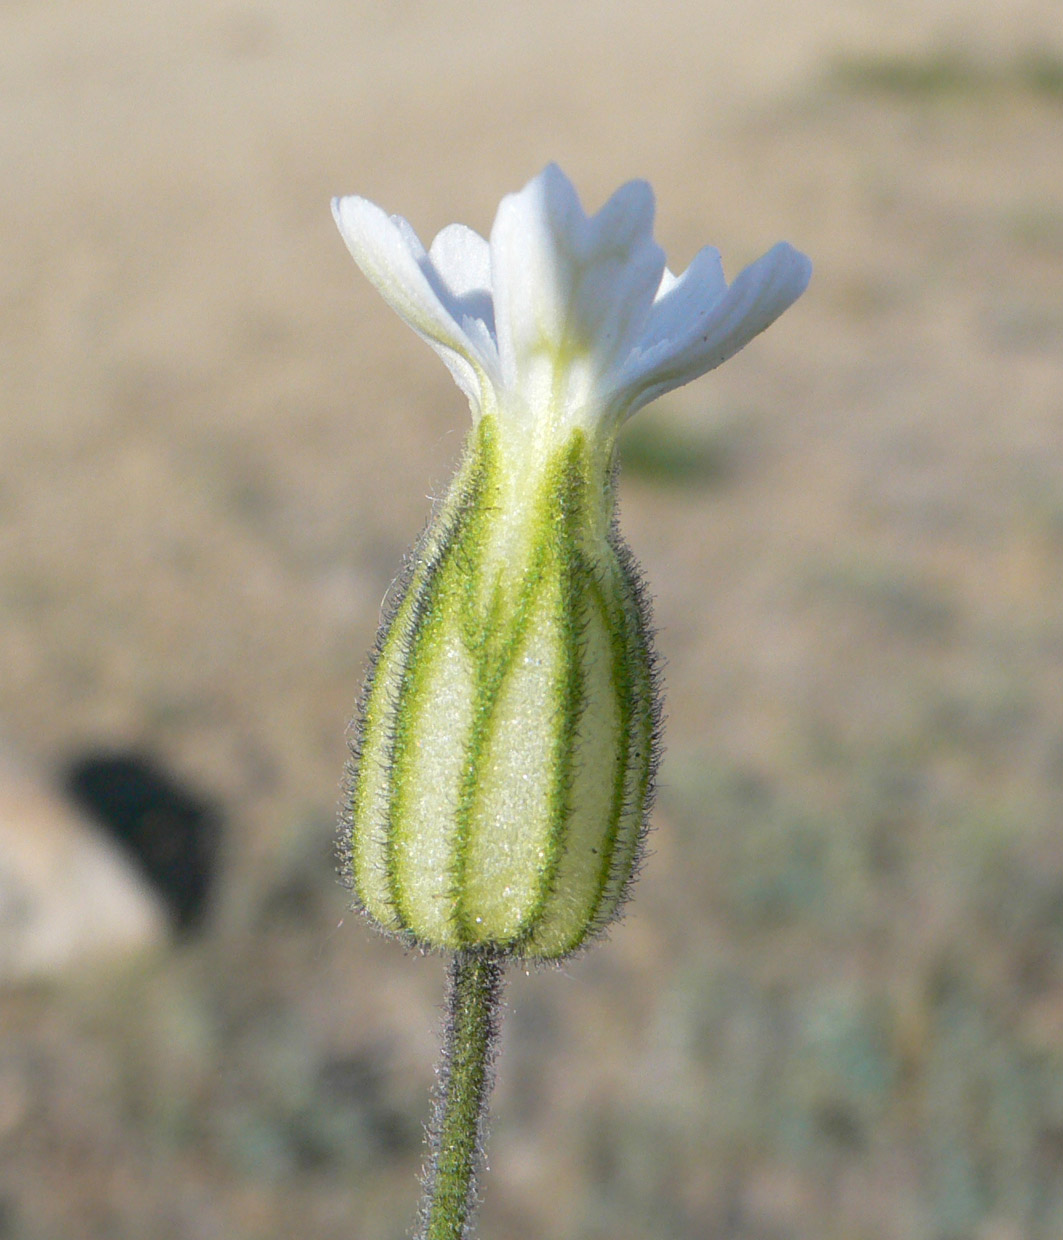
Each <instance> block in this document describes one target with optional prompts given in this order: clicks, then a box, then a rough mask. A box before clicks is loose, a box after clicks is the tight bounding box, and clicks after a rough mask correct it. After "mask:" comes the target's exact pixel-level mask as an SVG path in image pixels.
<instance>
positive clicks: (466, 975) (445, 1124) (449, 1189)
mask: <svg viewBox="0 0 1063 1240" xmlns="http://www.w3.org/2000/svg"><path fill="white" fill-rule="evenodd" d="M501 994H502V961H501V960H500V959H499V958H498V957H497V956H495V955H493V954H490V953H486V952H471V951H461V952H457V953H456V954H455V956H454V959H453V962H452V963H451V966H450V974H449V977H448V982H447V1018H446V1027H445V1032H444V1041H443V1064H442V1068H441V1070H440V1080H439V1090H438V1093H437V1096H436V1109H435V1115H434V1117H433V1121H432V1124H431V1127H430V1129H429V1133H428V1141H429V1161H428V1168H427V1172H426V1175H425V1198H424V1202H423V1204H422V1207H421V1227H420V1230H419V1231H418V1233H417V1235H418V1240H463V1237H468V1236H469V1235H470V1234H471V1233H470V1227H471V1223H472V1215H473V1210H474V1208H475V1205H476V1175H477V1172H478V1171H479V1170H480V1167H481V1165H482V1163H483V1137H484V1127H485V1121H486V1116H487V1097H488V1094H489V1093H490V1090H491V1062H492V1059H493V1058H494V1051H495V1042H496V1035H497V1033H498V1007H499V1000H500V998H501Z"/></svg>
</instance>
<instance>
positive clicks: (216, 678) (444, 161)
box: [0, 0, 1063, 1240]
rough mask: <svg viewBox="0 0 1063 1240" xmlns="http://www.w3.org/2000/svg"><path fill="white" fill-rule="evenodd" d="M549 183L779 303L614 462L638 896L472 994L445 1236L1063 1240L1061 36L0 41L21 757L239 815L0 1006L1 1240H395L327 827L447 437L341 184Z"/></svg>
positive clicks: (6, 421) (381, 13) (411, 1031)
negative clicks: (81, 760) (773, 261)
mask: <svg viewBox="0 0 1063 1240" xmlns="http://www.w3.org/2000/svg"><path fill="white" fill-rule="evenodd" d="M551 159H554V160H557V161H558V162H559V163H560V164H561V166H562V167H563V168H564V169H565V171H566V172H567V173H568V174H569V175H570V176H571V177H572V178H573V180H574V181H575V183H576V185H577V187H578V188H579V190H580V192H581V195H582V197H583V201H584V204H585V206H587V207H588V208H591V209H596V208H597V206H599V205H600V204H601V202H602V201H603V200H604V198H605V197H606V196H607V195H608V194H609V193H611V192H612V190H613V189H614V188H616V186H617V185H618V184H620V182H621V181H623V180H626V179H628V178H630V177H632V176H643V177H646V178H648V179H649V180H650V181H651V182H652V183H653V185H654V187H655V189H656V192H657V198H658V228H657V235H658V237H659V239H660V240H661V242H662V244H663V245H664V246H665V249H666V251H667V253H668V255H669V260H670V264H671V265H672V266H673V268H679V267H683V266H685V265H686V263H687V262H688V261H689V259H690V258H691V257H692V255H693V254H694V252H695V251H696V250H697V248H698V247H699V246H700V245H702V244H704V243H705V242H710V241H711V242H712V243H714V244H717V245H719V246H720V248H721V249H722V251H723V254H724V259H725V264H726V266H727V269H728V272H729V273H730V274H733V273H734V272H735V271H737V270H738V268H739V267H740V266H742V265H743V264H744V263H746V262H747V261H749V260H751V259H752V258H754V257H756V256H757V255H758V254H760V253H761V252H762V251H763V250H765V249H766V248H767V247H768V246H769V245H771V244H772V243H773V242H775V241H776V240H778V239H781V238H785V239H787V240H789V241H791V242H793V243H794V244H796V245H798V246H799V247H800V248H802V249H804V250H806V251H807V252H808V253H809V254H811V255H812V257H813V259H814V261H815V264H816V274H815V277H814V280H813V284H812V287H811V289H810V291H809V293H808V294H807V295H806V297H805V298H804V299H803V300H802V302H800V303H799V305H798V307H797V308H796V309H794V310H793V311H792V312H790V313H789V314H788V315H787V316H786V317H785V318H784V319H783V320H782V321H781V322H780V323H779V324H778V325H777V326H776V327H775V328H774V329H773V330H772V331H770V332H769V333H768V334H767V335H766V336H764V337H762V338H761V339H760V340H758V341H757V342H756V343H755V344H754V345H753V346H751V347H750V348H749V349H748V350H747V351H746V352H745V353H743V354H742V355H741V356H740V357H739V358H737V359H735V360H734V361H733V362H731V363H729V364H728V365H727V366H726V367H724V368H723V369H721V370H720V371H718V372H717V373H715V374H714V375H712V376H710V377H708V378H707V379H705V380H702V381H701V382H699V383H698V384H696V385H694V386H693V387H692V388H689V389H686V390H685V391H683V392H681V393H678V394H676V396H675V397H673V398H670V399H668V400H667V401H666V402H663V403H662V407H659V408H655V409H651V410H648V411H646V412H645V413H644V414H643V415H641V416H640V419H639V421H638V422H637V423H635V424H634V426H633V428H632V434H631V439H630V441H629V443H628V444H627V445H626V451H625V456H626V465H625V472H624V481H623V490H622V504H623V523H624V529H625V532H626V534H627V537H628V539H629V541H630V543H631V544H632V546H633V548H634V550H635V551H636V553H637V554H638V555H639V557H640V558H641V560H642V561H643V564H644V567H645V570H646V573H647V575H648V577H649V580H650V582H651V584H652V587H653V590H654V594H655V597H656V615H657V621H658V624H659V626H660V646H661V649H662V652H663V654H664V656H665V658H666V659H667V686H668V716H669V722H668V730H667V757H666V762H665V765H664V768H663V772H662V789H661V797H660V805H659V812H658V815H657V830H656V833H655V835H654V837H653V841H652V848H653V855H652V856H651V857H650V859H649V861H648V864H647V865H646V868H645V872H644V875H643V878H642V881H641V884H640V887H639V890H638V895H637V899H636V900H635V902H634V904H633V906H632V909H631V912H630V915H629V917H628V920H627V921H626V922H625V923H624V925H623V926H622V927H620V928H619V929H617V930H616V932H615V933H614V934H613V935H612V937H611V940H610V941H609V943H608V944H606V945H605V946H602V947H599V948H598V949H596V950H595V951H594V952H593V953H591V954H589V955H587V956H586V957H585V958H583V959H581V960H579V961H576V962H575V963H573V964H571V965H570V966H568V967H566V968H565V969H564V970H563V971H561V972H557V971H549V972H543V973H539V974H534V975H532V976H531V977H528V978H526V977H516V978H515V979H514V980H513V983H512V985H511V987H510V991H509V998H510V1004H511V1006H510V1011H509V1014H508V1018H507V1027H506V1034H505V1041H504V1048H503V1056H502V1061H501V1067H500V1076H499V1082H498V1087H497V1093H496V1099H495V1116H496V1119H495V1125H494V1130H493V1136H492V1141H491V1147H490V1164H491V1172H490V1175H489V1176H488V1178H487V1181H486V1197H487V1204H486V1206H485V1209H484V1211H483V1214H482V1220H481V1233H482V1234H483V1236H484V1237H491V1236H494V1237H507V1238H508V1240H533V1238H534V1240H575V1238H580V1240H605V1238H606V1237H608V1238H609V1240H644V1238H647V1237H658V1238H661V1240H664V1238H668V1240H702V1238H704V1237H707V1236H713V1237H721V1238H724V1237H726V1238H733V1240H783V1238H784V1237H785V1238H786V1240H806V1238H807V1240H813V1238H815V1240H1055V1238H1057V1237H1058V1236H1060V1235H1061V1234H1063V836H1061V832H1060V820H1061V809H1063V426H1061V415H1063V25H1061V23H1060V8H1059V5H1058V4H1057V3H1055V2H1054V0H1012V2H1010V3H1007V4H1001V3H999V0H969V2H967V3H962V2H960V0H944V2H937V3H931V4H927V3H915V2H914V0H913V2H911V3H909V2H907V0H877V2H873V0H867V2H865V3H858V4H853V3H840V2H835V0H803V3H801V4H796V5H784V4H778V3H775V4H773V3H767V2H766V0H750V2H748V3H742V4H729V3H724V2H723V0H709V2H703V3H692V2H689V3H688V2H683V3H676V4H649V3H639V2H636V0H625V2H620V3H612V4H605V3H600V2H595V0H591V2H588V3H582V4H574V3H561V2H560V0H536V2H534V3H532V2H530V0H528V2H526V0H515V2H511V3H505V4H493V5H488V4H485V3H480V2H479V0H473V2H466V3H461V4H459V3H456V2H455V0H437V2H436V3H431V4H428V3H416V2H415V0H396V2H394V3H387V2H381V0H377V2H376V3H372V4H368V3H363V2H361V0H346V2H345V3H338V2H336V0H305V2H304V3H302V4H298V5H296V4H293V3H283V2H282V0H273V2H262V3H256V2H255V0H240V2H232V3H230V2H223V3H220V4H219V3H216V2H215V3H209V4H208V3H203V2H201V0H186V2H185V3H180V4H178V3H165V2H162V0H141V2H140V3H136V4H134V3H125V2H124V0H54V2H52V0H3V2H2V3H0V167H2V169H3V179H2V182H0V375H2V382H0V737H2V738H3V743H4V746H5V748H6V749H7V750H9V751H10V752H11V753H12V754H14V755H16V756H17V761H18V762H19V763H21V764H24V765H26V766H27V767H29V768H32V769H34V770H36V771H37V772H40V773H42V776H41V777H42V778H45V779H50V780H51V781H52V783H53V784H55V785H58V784H59V782H60V781H61V779H62V773H63V772H64V771H65V770H67V769H68V766H69V763H70V762H71V761H73V760H75V759H76V758H77V757H78V755H81V754H84V753H85V752H89V751H95V750H104V751H108V750H113V751H129V750H133V751H137V752H140V753H143V754H148V755H151V756H152V759H153V760H154V761H157V762H158V763H159V764H161V766H162V767H164V768H165V769H166V770H168V771H170V772H172V773H173V776H174V778H175V779H180V780H182V781H185V782H186V783H187V785H188V787H189V788H191V789H194V790H195V791H196V794H197V795H200V796H202V797H203V798H205V799H208V800H212V801H214V802H215V803H216V804H217V806H218V807H219V810H220V812H221V814H222V815H223V819H224V836H223V845H222V850H221V855H220V858H219V872H218V875H217V878H216V881H215V883H214V886H213V888H212V899H211V902H210V905H209V907H208V908H207V909H206V910H205V912H204V915H203V919H202V924H201V926H200V928H199V929H198V931H196V932H195V933H192V934H185V935H184V936H181V937H179V938H178V939H177V940H175V942H174V944H173V945H172V946H170V947H165V948H162V949H159V950H156V951H155V952H153V953H151V954H149V955H147V956H146V957H140V958H138V959H137V960H135V961H133V962H130V961H128V960H127V961H125V962H124V963H122V964H121V965H118V964H115V963H113V962H112V963H110V964H109V965H107V966H106V967H104V966H102V965H92V964H90V963H88V962H86V963H84V964H82V965H79V966H78V967H77V968H76V969H74V970H72V971H68V972H66V973H65V974H61V975H58V976H54V977H51V978H48V979H44V980H42V981H38V982H35V983H32V984H20V985H13V986H9V987H8V988H7V989H6V990H5V991H4V992H2V993H0V1027H2V1033H0V1168H2V1169H0V1237H2V1238H3V1240H88V1238H89V1237H93V1238H95V1237H101V1238H103V1237H106V1238H108V1240H127V1238H128V1240H133V1238H141V1237H145V1238H146V1237H152V1238H153V1240H171V1238H172V1240H186V1238H187V1240H201V1238H202V1240H209V1238H213V1237H219V1238H220V1237H224V1238H225V1240H244V1238H245V1237H246V1238H247V1240H268V1238H273V1237H277V1238H280V1237H289V1236H291V1237H294V1236H298V1237H300V1240H332V1238H336V1240H340V1238H341V1237H342V1238H343V1240H392V1238H395V1240H397V1238H398V1237H401V1236H403V1235H405V1234H406V1229H407V1227H408V1226H409V1224H410V1221H411V1220H412V1217H413V1210H414V1205H415V1199H416V1186H415V1183H414V1175H415V1172H416V1169H417V1167H418V1166H419V1162H420V1124H421V1123H422V1121H423V1118H424V1116H425V1114H426V1110H427V1093H428V1088H429V1085H430V1082H431V1065H432V1061H433V1057H434V1054H435V1050H434V1042H435V1035H436V1021H437V1015H438V1012H437V1005H438V1003H439V999H440V995H441V985H442V971H443V969H442V964H441V962H440V961H438V960H432V959H428V960H421V959H417V958H406V957H404V955H403V953H402V951H401V950H400V949H399V948H398V947H396V946H394V945H392V944H389V943H386V942H383V941H381V940H379V939H377V938H375V937H373V936H372V935H371V934H370V933H369V932H368V931H367V930H366V929H365V927H363V926H362V925H361V924H360V923H359V922H358V920H357V919H356V918H354V917H351V916H346V917H345V896H344V893H343V891H342V889H341V888H340V887H339V885H338V883H337V881H336V879H335V875H334V871H333V864H332V857H331V849H332V834H333V821H334V816H335V806H336V802H337V798H338V789H339V780H340V775H341V771H342V766H343V762H344V758H345V745H344V729H345V725H346V723H347V720H348V718H349V715H350V713H351V709H352V706H353V703H354V700H355V697H356V694H357V690H358V686H359V682H360V679H361V675H362V670H363V666H364V657H365V652H366V650H367V649H368V647H369V644H370V642H371V640H372V637H373V633H374V630H375V626H376V621H377V616H378V610H379V605H380V601H381V598H382V596H383V595H384V592H385V591H386V589H387V587H388V584H389V582H390V581H391V579H392V577H393V576H394V574H395V573H396V571H397V569H398V566H399V564H400V561H401V557H402V555H403V553H404V551H405V549H406V548H407V546H408V545H409V544H410V542H411V541H412V540H413V538H414V536H415V535H416V533H417V531H418V529H419V528H420V525H421V523H422V521H423V520H424V517H425V515H426V512H427V507H428V503H427V498H426V497H427V496H429V495H431V494H435V493H436V492H437V491H438V489H439V487H440V486H441V485H442V484H443V483H444V482H445V480H446V478H447V476H448V473H449V469H450V466H451V463H452V462H453V460H454V458H455V455H456V453H457V450H458V446H459V444H460V439H461V435H462V433H463V432H464V429H465V427H466V425H467V413H466V410H465V407H464V400H463V398H462V397H461V396H460V394H459V393H457V391H456V390H455V389H454V388H453V386H452V384H451V382H450V380H449V377H448V376H447V374H446V372H445V371H444V369H443V367H442V366H441V365H440V364H439V363H438V361H437V360H436V359H435V358H434V356H432V355H431V354H430V352H429V350H427V349H425V348H424V347H423V346H422V345H421V344H420V343H419V342H418V341H417V340H416V339H415V338H414V336H413V335H412V334H411V333H410V332H409V331H408V329H407V328H405V327H404V326H403V325H402V324H401V323H400V322H399V321H398V320H397V319H395V318H394V316H393V315H391V313H390V312H389V311H388V310H387V309H386V307H385V306H384V305H383V304H382V303H381V302H380V301H379V299H378V298H377V297H376V295H375V294H374V293H373V292H372V291H371V289H370V288H369V286H368V285H367V284H366V283H365V282H364V280H363V279H362V278H361V276H360V275H359V273H358V272H357V271H356V269H355V268H354V266H353V264H352V263H351V262H350V260H349V259H348V257H347V256H346V253H345V251H344V249H343V246H342V243H341V242H340V239H339V237H338V235H337V234H336V232H335V229H334V227H333V224H332V221H331V218H330V216H329V211H328V201H329V198H330V196H331V195H332V194H334V193H349V192H357V193H361V194H364V195H366V196H368V197H370V198H372V199H374V200H375V201H377V202H379V203H381V204H382V205H384V206H386V207H388V208H389V209H391V210H394V211H399V212H401V213H403V214H405V215H406V216H407V217H408V218H409V219H410V220H411V221H412V223H413V224H414V226H415V227H416V228H417V229H418V231H419V232H420V234H421V236H422V237H423V238H424V239H426V240H427V239H428V238H429V237H430V236H431V235H432V234H433V233H434V232H435V231H436V230H437V229H438V228H439V227H442V226H443V225H444V224H446V223H448V222H450V221H452V220H461V221H463V222H466V223H469V224H471V225H473V226H474V227H477V228H479V229H480V230H481V231H486V230H487V229H488V228H489V225H490V222H491V218H492V216H493V211H494V207H495V204H496V203H497V201H498V199H499V197H500V196H501V195H502V194H503V193H505V192H508V191H510V190H513V189H516V188H519V187H520V186H521V185H522V184H524V182H525V181H526V180H527V179H528V178H529V177H530V176H532V175H534V173H535V172H537V171H538V170H539V169H540V167H541V166H542V165H543V164H544V163H546V162H547V161H548V160H551ZM341 922H342V924H341Z"/></svg>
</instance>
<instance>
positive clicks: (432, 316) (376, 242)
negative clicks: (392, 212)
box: [332, 196, 493, 409]
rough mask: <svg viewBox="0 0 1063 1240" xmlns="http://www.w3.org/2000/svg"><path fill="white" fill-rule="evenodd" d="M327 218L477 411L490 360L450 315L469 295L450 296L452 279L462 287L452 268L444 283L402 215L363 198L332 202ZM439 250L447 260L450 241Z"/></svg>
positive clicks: (382, 294)
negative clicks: (397, 214)
mask: <svg viewBox="0 0 1063 1240" xmlns="http://www.w3.org/2000/svg"><path fill="white" fill-rule="evenodd" d="M332 214H333V216H334V217H335V220H336V224H337V225H338V227H339V230H340V233H341V235H342V236H343V240H344V241H345V242H346V243H347V248H348V250H350V252H351V255H352V257H353V258H354V261H355V262H356V263H357V264H358V266H359V267H360V268H361V269H362V271H363V273H364V274H365V276H366V278H367V279H368V280H369V281H370V283H372V284H373V285H374V286H375V287H376V289H377V291H378V292H379V293H380V295H381V296H382V297H383V298H384V300H385V301H386V302H387V303H388V305H389V306H391V308H392V309H393V310H394V311H395V312H396V313H397V314H398V315H399V316H400V317H401V318H403V319H405V321H406V322H407V323H408V324H409V325H410V326H411V327H412V328H413V330H414V331H415V332H417V334H418V335H419V336H421V337H422V339H424V340H426V341H427V342H428V343H429V344H430V345H431V346H432V348H433V349H435V351H436V352H437V353H438V354H439V356H440V357H441V358H442V359H443V361H444V362H445V363H446V365H447V368H448V369H449V370H450V373H451V374H452V375H453V376H454V381H455V383H457V385H458V387H460V388H461V390H462V391H463V392H464V393H465V394H466V396H468V398H469V400H470V401H471V402H472V404H473V405H474V407H475V408H477V409H479V408H480V407H481V406H482V403H483V381H484V378H485V376H486V374H487V372H488V371H489V370H490V369H493V365H492V363H493V358H491V357H485V356H483V353H482V341H481V342H480V343H479V344H477V343H474V342H473V340H472V339H471V338H470V336H469V333H468V332H466V331H465V329H464V327H463V326H462V325H461V322H460V321H459V320H458V319H457V318H456V317H455V313H454V310H460V309H462V307H463V306H464V303H465V300H466V296H467V295H468V292H469V290H468V288H465V289H464V290H462V291H461V292H458V293H454V292H453V290H452V289H450V288H448V284H449V283H450V282H451V281H453V282H456V283H458V284H459V286H460V284H461V281H459V280H458V279H457V272H456V268H455V265H454V264H453V263H451V264H450V271H449V280H443V279H441V278H440V277H439V275H438V273H436V272H435V270H434V268H433V267H432V263H431V260H430V258H429V256H428V255H427V254H426V253H425V250H424V246H422V245H421V243H420V241H419V240H418V238H417V234H416V233H415V232H414V231H413V229H412V228H411V227H410V225H409V224H408V223H407V221H406V220H404V219H402V217H401V216H389V215H388V214H387V213H386V212H384V211H382V210H381V209H380V208H379V207H378V206H376V205H375V204H373V203H371V202H369V201H367V200H366V199H365V198H358V197H355V196H349V197H346V198H334V199H333V200H332ZM442 248H443V250H446V251H447V252H448V257H450V248H451V247H449V243H445V244H444V246H443V247H442ZM448 303H450V304H449V305H448ZM452 307H453V308H452Z"/></svg>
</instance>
